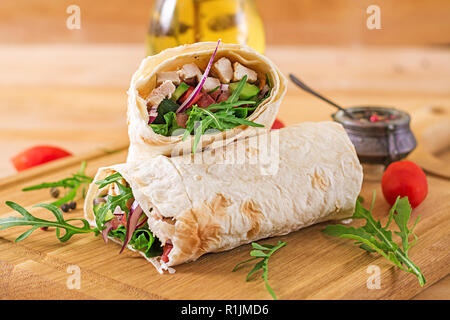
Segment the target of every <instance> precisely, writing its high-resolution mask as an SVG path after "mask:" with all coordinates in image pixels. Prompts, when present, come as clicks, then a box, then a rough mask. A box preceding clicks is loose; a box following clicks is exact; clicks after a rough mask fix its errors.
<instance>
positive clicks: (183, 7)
mask: <svg viewBox="0 0 450 320" xmlns="http://www.w3.org/2000/svg"><path fill="white" fill-rule="evenodd" d="M218 39H222V41H223V42H224V43H239V44H246V45H248V46H250V47H252V48H253V49H255V50H256V51H259V52H261V53H263V52H264V48H265V36H264V28H263V25H262V21H261V18H260V16H259V14H258V11H257V9H256V5H255V1H254V0H156V2H155V7H154V10H153V13H152V16H151V21H150V28H149V31H148V34H147V39H146V47H147V54H148V55H153V54H156V53H158V52H160V51H162V50H164V49H166V48H171V47H175V46H178V45H182V44H187V43H195V42H201V41H217V40H218Z"/></svg>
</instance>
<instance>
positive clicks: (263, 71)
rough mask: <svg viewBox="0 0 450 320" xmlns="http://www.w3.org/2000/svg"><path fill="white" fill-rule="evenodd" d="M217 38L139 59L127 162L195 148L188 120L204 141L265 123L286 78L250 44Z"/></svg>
mask: <svg viewBox="0 0 450 320" xmlns="http://www.w3.org/2000/svg"><path fill="white" fill-rule="evenodd" d="M217 45H218V44H217V43H214V42H202V43H196V44H190V45H184V46H179V47H176V48H171V49H167V50H164V51H162V52H161V53H159V54H157V55H154V56H149V57H147V58H146V59H144V60H143V61H142V63H141V65H140V66H139V69H138V70H137V71H136V72H135V74H134V75H133V77H132V80H131V84H130V88H129V90H128V109H127V118H128V135H129V138H130V147H129V153H128V159H127V162H130V161H139V160H145V159H148V158H149V157H151V156H155V155H160V154H162V155H167V156H169V155H171V154H172V152H173V149H174V147H175V146H177V150H176V154H179V153H188V152H191V151H192V150H194V151H195V148H194V134H195V132H196V129H197V128H194V124H195V122H202V125H203V126H202V128H201V129H199V130H203V131H205V132H201V134H200V135H201V145H202V146H203V147H206V146H208V145H211V144H214V142H215V141H216V140H217V139H219V140H220V143H222V141H224V137H225V135H226V139H227V140H228V141H233V140H235V139H239V138H241V137H243V136H246V135H249V134H250V132H253V131H252V130H248V129H249V127H251V126H258V125H259V126H262V127H266V128H270V127H271V126H272V124H273V122H274V120H275V116H276V114H277V112H278V109H279V106H280V103H281V100H282V98H283V96H284V95H285V93H286V89H287V80H286V78H285V77H284V76H283V75H282V74H281V72H280V71H279V69H278V68H277V66H275V64H274V63H273V62H271V61H270V60H269V59H268V58H266V57H265V56H263V55H261V54H259V53H258V52H256V51H255V50H253V49H251V48H250V47H247V46H242V45H238V44H223V43H220V45H219V46H218V48H217V51H216V47H217ZM211 58H213V59H212V60H211ZM210 60H211V63H210V65H209V62H210ZM208 65H209V67H210V68H208ZM207 69H208V70H207ZM241 82H244V83H243V85H242V88H239V84H240V83H241ZM200 84H201V85H200ZM233 94H234V95H235V96H234V97H233ZM231 100H233V101H234V103H230V102H231ZM217 105H220V106H219V107H217ZM214 106H216V108H214ZM226 106H229V108H226ZM208 112H210V113H208ZM184 129H188V133H187V134H186V135H185V134H184V133H185V130H184Z"/></svg>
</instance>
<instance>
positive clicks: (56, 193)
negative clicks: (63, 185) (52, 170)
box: [50, 187, 59, 198]
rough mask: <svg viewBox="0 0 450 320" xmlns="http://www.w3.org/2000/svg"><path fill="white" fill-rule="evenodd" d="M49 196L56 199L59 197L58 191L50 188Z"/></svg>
mask: <svg viewBox="0 0 450 320" xmlns="http://www.w3.org/2000/svg"><path fill="white" fill-rule="evenodd" d="M50 195H51V196H52V197H53V198H58V197H59V189H58V188H55V187H53V188H51V189H50Z"/></svg>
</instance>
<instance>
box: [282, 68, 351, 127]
mask: <svg viewBox="0 0 450 320" xmlns="http://www.w3.org/2000/svg"><path fill="white" fill-rule="evenodd" d="M289 78H291V80H292V82H294V83H295V84H296V85H297V86H299V87H300V88H302V89H303V90H305V91H306V92H309V93H310V94H312V95H314V96H316V97H317V98H320V99H322V100H323V101H325V102H327V103H329V104H331V105H332V106H334V107H336V108H338V109H339V110H342V111H343V112H344V113H345V114H346V115H347V116H349V117H350V118H352V119H354V116H353V115H352V114H351V113H350V112H348V111H347V110H346V109H344V108H342V107H341V106H339V105H337V104H336V103H334V102H333V101H331V100H330V99H328V98H325V97H324V96H322V95H321V94H319V93H318V92H316V91H314V90H313V89H311V88H310V87H308V86H307V85H306V84H305V83H303V82H302V81H301V80H300V79H299V78H297V77H296V76H294V75H293V74H292V73H290V74H289Z"/></svg>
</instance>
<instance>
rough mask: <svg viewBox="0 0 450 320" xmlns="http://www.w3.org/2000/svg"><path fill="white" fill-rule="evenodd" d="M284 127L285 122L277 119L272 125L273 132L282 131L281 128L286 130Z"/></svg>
mask: <svg viewBox="0 0 450 320" xmlns="http://www.w3.org/2000/svg"><path fill="white" fill-rule="evenodd" d="M284 127H285V125H284V123H283V122H281V120H278V119H275V122H274V123H273V125H272V130H273V129H281V128H284Z"/></svg>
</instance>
